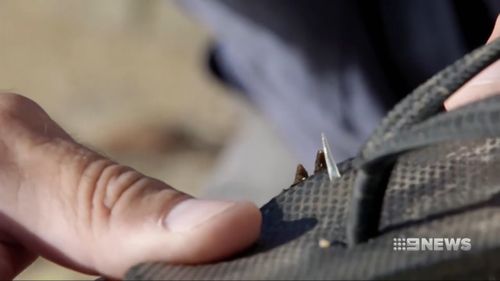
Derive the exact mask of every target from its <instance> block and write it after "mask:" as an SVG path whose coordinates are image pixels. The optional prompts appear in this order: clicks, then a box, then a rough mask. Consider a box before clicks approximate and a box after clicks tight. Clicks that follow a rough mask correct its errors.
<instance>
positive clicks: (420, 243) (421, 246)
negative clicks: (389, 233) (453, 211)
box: [392, 237, 472, 251]
mask: <svg viewBox="0 0 500 281" xmlns="http://www.w3.org/2000/svg"><path fill="white" fill-rule="evenodd" d="M392 246H393V250H394V251H470V250H471V248H472V244H471V239H470V238H443V237H440V238H414V237H412V238H399V237H398V238H394V239H393V242H392Z"/></svg>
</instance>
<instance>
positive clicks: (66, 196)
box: [0, 95, 261, 278]
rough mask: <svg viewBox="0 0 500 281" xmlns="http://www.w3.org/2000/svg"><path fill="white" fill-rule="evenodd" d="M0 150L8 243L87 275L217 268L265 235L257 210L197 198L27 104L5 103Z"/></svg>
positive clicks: (1, 231)
mask: <svg viewBox="0 0 500 281" xmlns="http://www.w3.org/2000/svg"><path fill="white" fill-rule="evenodd" d="M0 150H1V151H0V152H1V154H2V158H1V159H0V181H1V185H0V192H1V193H2V196H1V197H0V237H9V238H8V239H3V240H5V241H3V242H6V243H9V244H19V245H22V246H23V247H25V248H26V249H28V250H29V252H31V253H33V254H39V255H42V256H45V257H47V258H49V259H51V260H53V261H55V262H57V263H60V264H62V265H65V266H68V267H70V268H73V269H77V270H80V271H82V272H87V273H100V274H103V275H106V276H109V277H113V278H121V277H123V274H124V273H125V272H126V270H127V269H128V268H129V267H131V266H133V265H135V264H137V263H141V262H145V261H166V262H171V263H201V262H209V261H213V260H217V259H220V258H223V257H226V256H228V255H230V254H233V253H235V252H237V251H240V250H242V249H243V248H245V247H247V246H249V245H250V244H251V243H253V241H254V240H255V239H256V238H257V236H258V235H259V232H260V223H261V216H260V212H259V210H258V209H257V208H256V207H255V205H253V204H252V203H248V202H229V201H207V200H200V199H194V198H192V197H190V196H188V195H186V194H183V193H181V192H179V191H177V190H175V189H173V188H172V187H170V186H168V185H167V184H165V183H163V182H161V181H158V180H155V179H153V178H150V177H147V176H145V175H143V174H141V173H139V172H137V171H135V170H134V169H132V168H129V167H126V166H123V165H120V164H118V163H115V162H113V161H111V160H109V159H106V158H105V157H103V156H102V155H99V154H98V153H96V152H94V151H91V150H90V149H88V148H86V147H84V146H82V145H80V144H78V143H76V142H75V141H74V140H73V139H72V138H71V137H69V135H68V134H66V133H65V132H64V131H63V130H62V129H61V128H60V127H59V126H58V125H57V124H55V123H54V122H53V121H52V120H51V119H50V118H49V117H48V116H47V115H46V114H45V112H44V111H43V110H42V109H41V108H40V107H38V105H36V104H35V103H34V102H32V101H30V100H28V99H26V98H23V97H20V96H16V95H2V96H1V97H0ZM11 267H12V266H11ZM0 270H1V267H0ZM1 274H2V272H0V276H1Z"/></svg>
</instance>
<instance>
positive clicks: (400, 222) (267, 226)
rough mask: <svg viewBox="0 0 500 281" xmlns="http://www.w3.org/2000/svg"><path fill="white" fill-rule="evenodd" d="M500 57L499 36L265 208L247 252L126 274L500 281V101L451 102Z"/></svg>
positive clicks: (146, 277) (150, 276) (429, 83)
mask: <svg viewBox="0 0 500 281" xmlns="http://www.w3.org/2000/svg"><path fill="white" fill-rule="evenodd" d="M499 58H500V39H497V40H495V41H493V42H491V43H489V44H487V45H485V46H483V47H481V48H479V49H477V50H475V51H474V52H472V53H470V54H469V55H467V56H465V57H464V58H462V59H460V60H459V61H457V62H456V63H454V64H453V65H451V66H449V67H447V68H446V69H444V70H443V71H441V72H439V73H438V74H436V75H435V76H434V77H432V78H431V79H430V80H428V81H427V82H426V83H424V84H423V85H421V86H420V87H418V88H417V89H416V90H415V91H414V92H412V93H411V94H410V95H409V96H408V97H406V98H405V99H404V100H403V101H401V102H400V103H399V104H398V105H397V106H396V107H395V108H394V109H393V110H392V111H391V112H390V113H389V114H388V115H387V117H386V118H385V119H384V120H383V122H382V124H381V125H380V127H379V128H377V130H376V131H375V133H374V134H373V135H372V137H371V138H370V139H369V140H368V141H367V142H366V144H365V145H364V147H363V148H362V150H361V152H360V153H359V155H358V156H357V157H355V158H353V159H350V160H348V161H344V162H343V163H340V164H339V166H338V170H339V172H340V174H341V176H340V177H339V178H333V179H330V177H329V175H328V171H327V169H325V163H324V161H325V160H324V156H323V155H321V154H320V155H319V159H318V161H317V168H316V171H315V172H314V174H313V175H312V176H310V177H307V175H306V173H305V172H304V170H303V169H302V168H299V169H298V174H297V180H298V182H297V183H296V184H295V185H293V186H292V187H290V188H287V189H285V190H284V191H283V192H282V193H281V194H279V195H278V196H276V197H275V198H273V199H272V200H271V201H270V202H269V203H267V204H266V205H264V206H263V207H262V208H261V211H262V215H263V228H262V233H261V235H260V238H259V239H258V241H257V242H256V244H255V245H254V246H253V247H252V248H250V249H248V250H247V251H246V252H244V253H242V254H240V255H238V256H236V257H233V258H231V259H228V260H224V261H221V262H217V263H213V264H205V265H196V266H186V265H170V264H166V263H161V262H152V263H144V264H140V265H137V266H135V267H133V268H132V269H130V271H129V272H128V274H127V275H126V279H130V280H132V279H133V280H138V279H141V280H157V279H161V280H165V279H174V280H180V279H186V280H195V279H203V280H207V279H215V280H222V279H229V280H248V279H251V280H257V279H273V280H276V279H297V280H309V279H313V280H318V279H344V280H345V279H487V278H488V279H492V278H499V277H500V208H498V207H499V206H500V97H492V98H488V99H484V100H481V101H478V102H475V103H473V104H470V105H467V106H464V107H461V108H459V109H456V110H454V111H450V112H445V111H444V108H443V102H444V100H446V98H447V97H449V96H450V95H451V94H452V93H453V92H455V91H456V90H457V89H458V88H460V87H461V86H462V85H463V84H464V83H465V82H467V81H468V80H469V79H471V78H472V77H474V76H475V75H476V74H477V73H479V72H480V71H481V70H482V69H484V68H485V67H487V66H488V65H490V64H492V63H493V62H495V61H496V60H497V59H499Z"/></svg>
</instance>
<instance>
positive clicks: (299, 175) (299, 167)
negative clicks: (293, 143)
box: [292, 164, 309, 186]
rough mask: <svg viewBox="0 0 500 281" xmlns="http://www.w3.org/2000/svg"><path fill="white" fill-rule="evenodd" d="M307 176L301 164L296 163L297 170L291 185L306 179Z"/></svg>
mask: <svg viewBox="0 0 500 281" xmlns="http://www.w3.org/2000/svg"><path fill="white" fill-rule="evenodd" d="M308 177H309V174H308V173H307V170H306V168H304V166H302V164H299V165H297V171H296V172H295V179H294V181H293V184H292V186H294V185H296V184H298V183H300V182H302V181H304V180H306V179H307V178H308Z"/></svg>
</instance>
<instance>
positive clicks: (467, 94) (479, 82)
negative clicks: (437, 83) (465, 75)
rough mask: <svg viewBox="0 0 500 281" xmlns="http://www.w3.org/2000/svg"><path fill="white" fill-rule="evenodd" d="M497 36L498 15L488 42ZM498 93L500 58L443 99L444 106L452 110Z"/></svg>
mask: <svg viewBox="0 0 500 281" xmlns="http://www.w3.org/2000/svg"><path fill="white" fill-rule="evenodd" d="M498 37H500V16H498V17H497V21H496V23H495V27H494V28H493V32H492V33H491V35H490V38H489V39H488V42H491V41H492V40H494V39H496V38H498ZM498 94H500V60H498V61H497V62H495V63H493V64H492V65H490V66H489V67H487V68H486V69H485V70H483V71H482V72H481V73H479V74H478V75H477V76H476V77H474V78H473V79H471V80H470V81H469V82H467V83H466V84H465V85H464V86H462V88H460V89H459V90H458V91H456V92H455V93H454V94H453V95H452V96H451V97H449V98H448V99H447V100H446V101H445V103H444V106H445V108H446V109H447V110H453V109H456V108H458V107H460V106H463V105H465V104H468V103H471V102H474V101H477V100H480V99H483V98H487V97H490V96H493V95H498Z"/></svg>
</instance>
